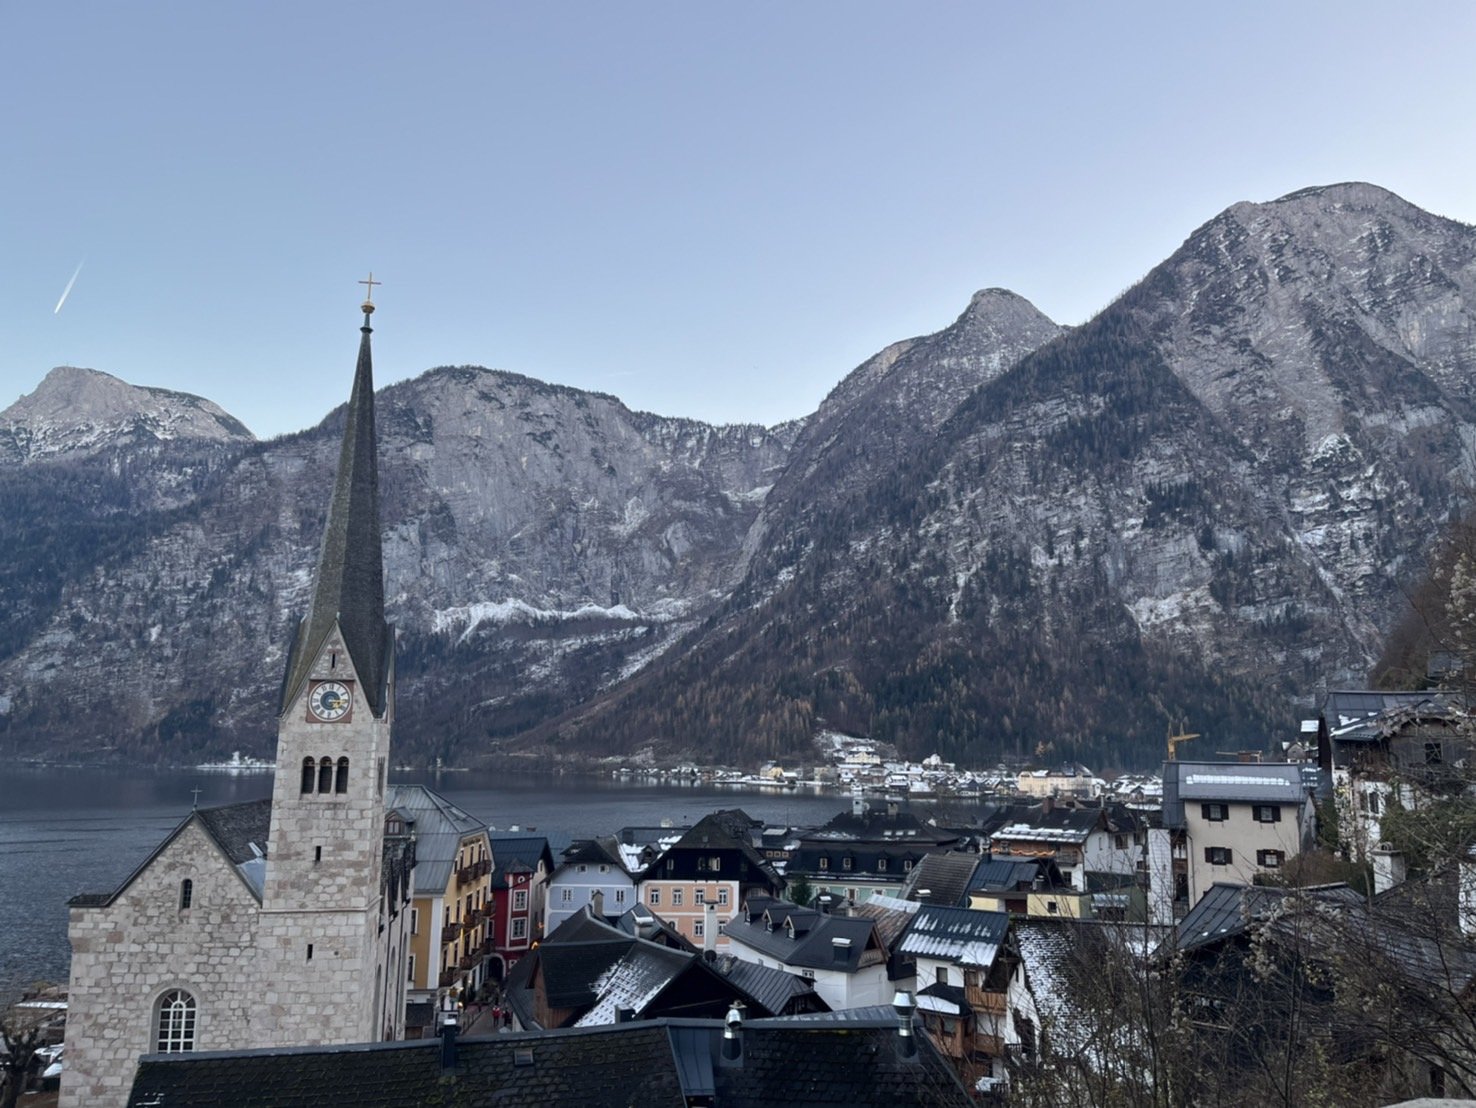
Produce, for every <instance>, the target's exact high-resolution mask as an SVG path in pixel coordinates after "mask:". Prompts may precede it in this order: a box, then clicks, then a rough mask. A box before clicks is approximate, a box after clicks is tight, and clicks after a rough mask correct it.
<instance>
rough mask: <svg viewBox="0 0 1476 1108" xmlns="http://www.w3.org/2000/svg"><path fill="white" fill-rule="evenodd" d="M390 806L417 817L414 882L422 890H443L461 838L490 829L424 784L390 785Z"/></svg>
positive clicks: (414, 817) (448, 879) (433, 892)
mask: <svg viewBox="0 0 1476 1108" xmlns="http://www.w3.org/2000/svg"><path fill="white" fill-rule="evenodd" d="M389 806H390V807H391V808H397V809H400V810H401V811H403V812H404V813H405V815H406V816H408V817H409V818H410V819H412V820H414V821H415V885H416V888H418V889H419V890H421V892H423V893H427V894H435V893H439V892H440V891H441V890H444V889H445V888H446V884H447V882H449V881H450V880H451V873H452V870H453V869H455V867H456V852H457V851H458V850H460V849H461V844H462V841H463V840H465V839H466V838H467V837H468V836H471V835H485V834H486V833H487V825H486V824H485V823H483V822H482V821H481V820H479V819H477V817H476V816H474V815H472V814H471V813H470V812H467V811H465V810H464V809H462V808H458V807H457V806H456V805H455V804H452V803H451V801H449V800H447V799H446V798H445V797H444V796H442V795H441V794H440V793H438V792H434V791H432V790H431V789H428V788H426V787H425V786H424V785H391V786H390V791H389ZM489 849H490V842H489Z"/></svg>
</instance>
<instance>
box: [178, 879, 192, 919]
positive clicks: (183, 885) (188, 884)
mask: <svg viewBox="0 0 1476 1108" xmlns="http://www.w3.org/2000/svg"><path fill="white" fill-rule="evenodd" d="M194 899H195V883H194V882H193V881H191V880H190V879H189V878H188V877H186V878H185V879H184V880H183V881H181V882H180V883H179V910H180V911H181V912H182V911H184V910H185V909H186V908H188V907H189V906H190V902H191V901H192V900H194Z"/></svg>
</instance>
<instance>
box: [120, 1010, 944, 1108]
mask: <svg viewBox="0 0 1476 1108" xmlns="http://www.w3.org/2000/svg"><path fill="white" fill-rule="evenodd" d="M722 1035H723V1023H722V1021H721V1020H716V1019H704V1020H687V1019H680V1020H678V1019H669V1020H668V1019H663V1020H651V1021H643V1022H635V1023H623V1024H615V1025H613V1026H607V1027H598V1028H580V1029H572V1030H566V1031H545V1032H511V1033H504V1034H500V1035H492V1036H488V1037H485V1038H465V1039H462V1040H461V1041H460V1042H458V1043H457V1045H456V1064H455V1067H454V1068H453V1069H451V1070H449V1071H447V1070H444V1069H443V1068H442V1065H441V1044H440V1043H439V1042H438V1041H436V1040H430V1041H419V1042H400V1043H366V1044H361V1045H354V1046H324V1047H298V1048H278V1049H270V1050H253V1051H220V1052H196V1053H184V1052H181V1053H174V1054H150V1055H146V1056H145V1057H144V1058H143V1059H142V1060H141V1062H140V1063H139V1068H138V1072H137V1076H136V1077H135V1079H134V1083H133V1091H132V1095H131V1097H130V1099H129V1104H130V1106H131V1108H144V1106H145V1105H150V1104H155V1105H157V1104H169V1105H176V1104H214V1105H232V1106H239V1108H321V1106H322V1105H324V1104H354V1105H356V1106H359V1108H403V1106H404V1105H407V1104H426V1103H431V1102H433V1101H434V1102H438V1103H443V1104H446V1105H463V1104H464V1105H473V1104H497V1105H507V1106H524V1105H526V1106H528V1108H545V1106H550V1105H576V1104H577V1105H581V1106H590V1108H605V1106H609V1108H615V1106H620V1108H625V1106H628V1105H641V1106H642V1108H647V1106H649V1108H666V1106H669V1108H685V1105H686V1104H687V1103H689V1098H692V1099H696V1098H703V1099H704V1100H705V1101H707V1102H710V1103H715V1104H720V1105H723V1106H724V1108H773V1106H777V1105H846V1106H848V1108H869V1106H872V1105H876V1106H878V1108H880V1106H886V1108H892V1106H895V1105H933V1106H936V1108H969V1106H970V1105H971V1104H972V1101H971V1100H970V1099H969V1096H968V1093H967V1092H965V1090H964V1088H963V1086H962V1085H961V1084H959V1081H958V1078H957V1077H956V1076H955V1075H954V1073H953V1069H952V1067H951V1066H950V1065H949V1064H948V1062H947V1060H946V1059H945V1058H943V1056H942V1055H941V1054H939V1053H938V1050H937V1048H936V1047H934V1046H933V1044H932V1042H931V1040H930V1039H929V1038H928V1037H927V1036H926V1035H923V1034H914V1035H913V1042H914V1043H915V1044H916V1047H917V1051H916V1053H915V1054H914V1055H913V1056H911V1057H906V1056H904V1055H903V1054H902V1053H901V1052H900V1051H899V1050H898V1049H897V1041H898V1035H897V1021H896V1017H895V1016H888V1015H887V1014H886V1013H878V1014H877V1016H875V1017H872V1018H866V1017H864V1016H862V1015H857V1014H851V1013H846V1014H842V1015H840V1016H837V1017H836V1018H826V1017H817V1016H809V1017H804V1018H780V1019H757V1020H748V1021H746V1022H745V1023H744V1024H743V1027H742V1039H741V1042H742V1055H741V1064H724V1063H723V1062H722V1060H721V1058H720V1053H721V1042H722Z"/></svg>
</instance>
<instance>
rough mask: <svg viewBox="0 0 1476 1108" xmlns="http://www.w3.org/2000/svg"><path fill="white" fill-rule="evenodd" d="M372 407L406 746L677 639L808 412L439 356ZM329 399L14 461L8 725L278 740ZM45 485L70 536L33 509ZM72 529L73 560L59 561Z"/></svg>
mask: <svg viewBox="0 0 1476 1108" xmlns="http://www.w3.org/2000/svg"><path fill="white" fill-rule="evenodd" d="M378 405H379V426H380V443H381V451H382V458H383V461H382V472H381V483H382V492H383V497H384V505H383V520H384V525H385V528H386V536H385V563H386V564H385V570H386V584H387V594H388V596H389V598H390V606H391V618H392V619H393V620H394V621H395V622H396V623H397V624H398V626H399V628H400V633H401V638H402V643H401V662H400V673H401V712H400V716H401V719H402V720H403V721H405V722H402V724H401V725H400V733H401V737H402V739H403V740H404V749H405V750H406V751H407V752H414V751H415V750H416V749H417V748H418V747H419V746H420V745H421V744H433V746H434V749H435V750H436V751H437V752H442V751H445V752H449V746H450V745H451V744H452V743H453V742H455V741H460V740H462V739H464V738H465V737H466V736H467V735H468V733H471V734H473V735H475V736H476V737H477V738H481V737H482V736H483V735H484V734H485V733H486V732H487V730H488V728H489V726H495V725H496V724H498V723H501V725H502V726H503V727H507V726H510V725H514V724H515V722H516V721H519V720H525V719H526V720H536V719H539V718H542V716H543V715H545V714H546V713H547V712H548V711H549V710H550V706H551V705H554V704H556V703H557V702H558V701H559V700H560V699H562V698H569V699H578V698H579V697H581V696H586V695H588V694H589V693H590V692H592V691H593V690H594V689H596V688H598V687H599V686H600V684H601V683H603V682H607V681H609V680H612V679H614V678H616V677H618V675H619V673H620V672H621V670H622V668H624V667H626V666H638V665H639V664H640V662H641V660H642V659H643V658H646V657H650V656H653V655H654V654H656V653H658V652H659V651H660V650H661V649H663V648H664V647H665V646H666V645H669V643H670V641H671V638H672V636H673V635H674V634H676V633H677V632H679V631H680V630H681V629H682V628H684V627H686V626H688V625H690V624H691V623H692V622H693V621H695V620H697V619H699V618H701V617H702V616H703V615H704V614H705V613H706V612H707V611H708V610H709V609H711V608H712V607H713V606H714V605H715V604H716V603H717V602H718V601H719V600H720V599H721V598H722V597H723V596H725V595H726V593H727V591H728V589H729V588H730V586H731V584H732V581H731V573H732V569H733V565H734V560H735V557H736V553H737V549H738V546H739V543H740V542H741V539H742V537H743V535H744V534H745V533H746V531H747V530H748V528H749V527H750V525H751V524H752V522H753V519H754V517H755V515H756V514H757V512H758V509H759V506H760V504H761V503H762V500H763V496H764V493H765V491H766V490H767V487H768V486H769V485H771V484H772V483H773V481H774V479H775V477H776V475H777V474H778V472H779V471H780V470H782V468H783V465H784V462H785V460H786V458H787V455H788V449H789V444H790V442H791V440H792V438H793V435H794V434H795V432H796V430H797V428H794V427H790V428H781V429H778V430H776V431H773V432H771V431H768V430H765V429H763V428H760V427H736V426H735V427H710V426H706V425H703V424H699V423H695V422H692V421H685V420H673V419H663V418H661V417H657V416H650V415H646V414H643V413H633V412H630V411H629V410H627V409H626V408H625V407H624V406H623V405H622V404H620V402H619V401H618V400H615V399H614V398H613V397H609V396H601V395H598V394H591V393H583V392H579V391H577V390H573V389H563V388H556V387H553V386H548V385H544V384H541V383H539V382H536V381H532V380H529V379H527V378H522V377H517V376H514V375H510V374H505V373H494V372H491V371H488V370H483V369H474V368H455V369H441V370H435V371H432V372H430V373H427V374H425V375H423V376H422V377H420V378H418V379H416V380H414V381H410V382H407V383H404V384H401V385H397V386H394V387H392V388H389V389H386V390H383V391H382V392H381V394H380V397H379V401H378ZM28 414H29V413H27V412H22V413H21V414H20V418H19V419H17V420H16V423H17V424H18V425H19V426H20V431H19V436H20V437H25V433H26V431H27V430H29V428H28V427H27V426H26V417H27V416H28ZM149 414H150V415H154V416H157V417H158V418H162V414H160V413H149ZM341 418H342V413H341V411H340V412H338V413H335V414H334V415H333V416H331V417H330V418H329V419H327V420H326V421H325V422H324V423H323V424H322V425H320V426H319V427H317V428H315V429H314V430H312V431H309V432H304V433H302V434H299V435H295V436H291V437H288V438H285V439H281V440H276V441H273V442H268V443H263V444H254V445H238V446H237V448H236V449H235V450H234V451H233V452H229V453H226V454H221V453H219V452H218V451H217V450H216V444H215V443H213V442H211V441H209V440H201V439H198V438H196V439H184V438H181V439H179V440H178V441H175V442H172V443H170V444H168V446H167V447H164V446H160V445H159V444H152V445H150V447H149V448H148V450H147V451H144V453H143V454H142V455H140V453H139V451H140V449H141V448H139V447H137V446H135V445H134V443H133V440H128V441H126V442H123V443H118V444H114V445H113V446H112V447H111V448H110V449H108V450H94V451H91V452H89V453H87V454H85V455H84V456H80V457H69V458H67V459H65V460H52V461H49V462H44V463H38V462H35V461H32V462H31V463H30V464H27V465H24V466H13V467H11V468H10V469H9V471H8V476H9V477H10V478H11V480H9V481H8V482H7V488H8V490H9V496H10V499H11V502H12V506H13V507H15V508H16V509H17V510H16V512H15V515H14V521H13V526H14V527H17V528H21V527H24V528H28V530H25V531H24V533H17V531H15V530H12V532H11V536H10V537H11V538H13V539H14V540H15V542H16V543H17V544H18V545H24V546H26V547H27V548H28V549H29V550H30V551H32V552H33V554H34V560H35V562H36V564H35V565H33V566H32V567H31V568H32V569H33V570H34V572H33V573H31V574H29V575H23V574H16V576H29V577H30V578H32V579H38V580H43V581H44V583H45V584H46V586H47V587H46V588H44V589H40V590H37V592H36V595H33V596H31V597H30V598H29V599H28V601H27V603H25V604H24V605H20V606H17V608H16V609H14V610H13V611H12V619H11V621H10V624H11V626H10V630H11V631H12V638H11V641H10V646H11V649H10V650H8V651H6V652H5V656H4V660H3V661H0V689H3V692H0V697H3V700H0V721H3V723H4V725H5V727H6V728H7V731H8V733H9V735H10V737H11V739H12V741H15V742H17V743H21V742H30V741H32V740H34V739H35V738H38V737H46V738H47V739H48V740H50V741H54V742H58V743H64V744H67V745H69V746H72V747H75V746H77V745H78V744H81V745H83V746H86V747H88V748H90V749H92V750H94V751H99V750H118V749H124V750H130V751H140V752H143V753H145V754H151V753H163V754H164V755H165V756H167V757H174V758H187V757H192V756H194V755H193V752H194V751H195V750H197V749H202V748H205V747H206V746H209V747H211V748H219V746H220V745H221V744H223V743H227V742H232V743H238V744H241V745H243V746H244V747H247V748H253V749H267V748H269V744H270V740H271V736H272V734H273V728H274V721H273V719H272V717H271V705H272V693H273V692H274V691H275V685H276V683H277V682H278V681H279V680H280V678H281V674H280V669H281V666H282V665H283V664H284V659H283V656H282V649H283V646H284V644H285V643H286V641H287V634H288V629H289V627H290V626H291V621H292V620H294V619H296V618H297V616H299V615H300V614H301V612H302V610H303V609H304V608H305V606H306V604H307V601H308V594H309V587H310V583H311V574H312V570H313V564H314V561H315V558H316V553H317V547H318V543H319V539H320V535H321V527H322V523H323V516H324V513H325V511H326V508H327V502H328V494H329V490H330V488H331V485H332V478H333V467H334V465H335V463H336V460H337V441H338V436H339V434H340V431H341ZM135 422H138V419H137V418H136V419H135ZM202 452H204V453H205V454H206V455H208V459H209V464H208V465H206V464H203V463H201V462H200V461H199V456H200V455H201V453H202ZM192 459H193V461H192ZM143 469H149V470H159V471H165V472H172V473H180V472H189V473H191V474H192V475H193V476H192V477H191V479H190V480H189V481H188V482H184V484H185V485H186V486H187V487H188V489H189V495H188V496H176V497H173V498H166V497H161V496H154V495H148V496H139V495H135V494H133V493H131V492H130V491H129V490H130V487H131V485H132V484H133V483H132V482H130V481H129V480H128V474H130V473H133V472H135V471H139V470H143ZM59 490H70V497H71V503H70V506H69V507H70V511H69V513H68V516H67V518H68V520H69V521H70V523H69V525H68V529H67V530H66V531H65V532H61V531H58V530H57V529H56V527H55V526H53V524H52V523H50V522H47V521H48V520H49V519H52V518H53V517H48V516H47V515H46V514H45V509H44V506H45V504H47V503H48V502H54V501H55V499H56V498H57V496H58V495H59ZM21 501H23V502H24V503H20V502H21ZM24 521H30V522H29V523H24ZM69 549H70V550H72V551H74V552H76V553H74V554H73V555H71V556H70V562H69V564H68V566H67V567H66V569H67V571H66V572H65V573H60V574H58V573H48V571H47V570H46V568H45V564H46V563H50V562H52V561H54V560H55V559H56V558H57V557H58V556H64V557H65V556H67V555H64V554H61V555H59V552H63V551H65V550H69ZM0 582H3V577H0ZM22 584H23V582H20V581H12V582H11V585H12V587H14V588H16V591H17V593H19V592H20V591H22V590H21V589H20V587H19V586H21V585H22ZM494 709H495V713H494ZM410 721H414V722H413V723H412V722H410ZM489 721H490V723H489Z"/></svg>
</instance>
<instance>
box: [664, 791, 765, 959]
mask: <svg viewBox="0 0 1476 1108" xmlns="http://www.w3.org/2000/svg"><path fill="white" fill-rule="evenodd" d="M756 826H758V824H757V821H755V820H753V819H752V818H751V817H749V815H748V814H747V813H745V812H743V811H741V810H738V809H731V810H728V811H721V812H713V813H712V814H710V815H707V816H704V817H703V818H702V819H700V820H698V821H697V823H696V824H695V825H694V826H693V827H692V829H691V830H690V831H688V832H686V833H685V834H684V835H682V837H681V838H680V839H678V840H677V841H676V842H675V843H673V844H672V845H671V846H670V847H668V848H667V849H666V850H664V851H663V852H662V853H661V855H660V856H659V857H658V858H656V859H655V860H654V861H653V862H652V863H651V865H650V867H649V868H648V869H647V870H646V871H645V873H644V874H643V875H642V876H641V879H640V886H639V887H640V897H641V901H642V903H644V904H645V905H646V907H648V908H650V909H651V911H653V912H655V913H656V914H657V915H659V916H661V917H662V919H664V920H666V921H667V922H668V923H669V924H671V926H672V927H673V928H675V929H676V930H677V931H678V932H679V933H680V934H681V935H682V936H683V937H684V938H686V939H687V940H688V941H690V942H691V943H692V944H693V945H695V946H699V947H704V946H705V947H709V948H717V949H725V948H726V946H727V939H726V938H725V937H724V936H722V934H721V925H722V924H724V923H726V922H727V921H728V920H730V919H732V918H733V917H734V916H735V915H737V914H738V909H739V907H740V906H741V905H742V904H743V903H744V902H745V900H747V899H748V898H749V897H750V896H753V895H756V894H767V895H769V896H778V895H779V894H780V893H781V892H783V890H784V885H785V881H784V878H783V877H781V876H780V874H779V872H778V871H777V870H776V869H775V868H774V866H773V865H772V863H770V862H769V861H768V860H767V859H765V858H764V857H763V855H761V854H760V853H759V852H758V850H757V848H755V847H754V845H753V841H752V832H753V829H754V827H756ZM715 932H716V933H715Z"/></svg>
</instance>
